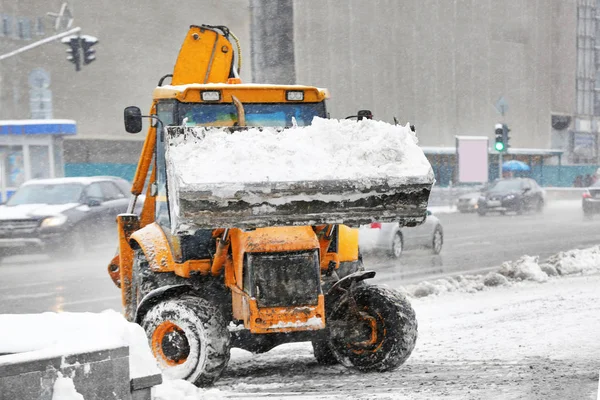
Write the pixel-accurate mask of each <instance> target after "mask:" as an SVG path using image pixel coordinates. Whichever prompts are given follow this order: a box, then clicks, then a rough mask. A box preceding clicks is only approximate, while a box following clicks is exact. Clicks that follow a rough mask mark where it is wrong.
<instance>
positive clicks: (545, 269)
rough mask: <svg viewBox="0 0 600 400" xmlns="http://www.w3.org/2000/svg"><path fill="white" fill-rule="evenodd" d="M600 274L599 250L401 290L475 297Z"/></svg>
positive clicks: (564, 254) (420, 294) (535, 259)
mask: <svg viewBox="0 0 600 400" xmlns="http://www.w3.org/2000/svg"><path fill="white" fill-rule="evenodd" d="M596 272H600V246H594V247H591V248H588V249H583V250H569V251H564V252H560V253H557V254H555V255H553V256H551V257H549V258H548V259H547V260H546V261H545V262H543V263H540V262H539V258H538V257H537V256H535V257H533V256H523V257H521V258H520V259H518V260H516V261H506V262H504V263H503V264H502V265H501V266H500V268H499V269H498V270H497V271H496V272H490V273H489V274H487V275H464V276H463V275H458V276H454V277H449V278H442V279H437V280H435V281H431V282H429V281H424V282H421V283H418V284H415V285H410V286H406V287H404V288H402V291H403V292H405V293H406V294H408V295H409V296H412V297H426V296H430V295H437V294H442V293H447V292H465V293H473V292H477V291H481V290H484V289H485V288H486V287H494V286H505V285H512V284H514V283H516V282H520V281H534V282H540V283H541V282H546V281H547V280H548V279H549V278H550V277H554V276H561V275H571V274H590V273H596Z"/></svg>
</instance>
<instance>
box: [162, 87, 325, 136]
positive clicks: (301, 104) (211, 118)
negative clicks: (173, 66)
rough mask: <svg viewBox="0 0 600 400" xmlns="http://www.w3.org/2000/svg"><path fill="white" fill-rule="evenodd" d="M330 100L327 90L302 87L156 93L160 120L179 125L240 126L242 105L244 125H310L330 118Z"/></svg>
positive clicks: (176, 89) (167, 89)
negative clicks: (317, 118)
mask: <svg viewBox="0 0 600 400" xmlns="http://www.w3.org/2000/svg"><path fill="white" fill-rule="evenodd" d="M328 97H329V94H328V92H327V90H326V89H318V88H315V87H310V86H300V85H293V86H291V85H257V84H212V85H200V84H189V85H180V86H159V87H157V88H156V89H155V91H154V99H155V102H156V105H157V108H156V109H157V114H158V117H159V119H160V120H161V121H163V123H164V124H165V125H178V126H211V127H234V126H239V125H240V121H239V118H240V109H239V105H240V104H241V111H242V113H243V114H244V117H245V118H244V121H242V122H243V123H242V125H244V126H249V127H292V126H307V125H310V124H311V123H312V120H313V118H315V117H320V118H327V108H326V103H325V100H326V99H327V98H328ZM234 100H237V101H239V104H238V107H236V104H235V101H234ZM167 121H168V122H167Z"/></svg>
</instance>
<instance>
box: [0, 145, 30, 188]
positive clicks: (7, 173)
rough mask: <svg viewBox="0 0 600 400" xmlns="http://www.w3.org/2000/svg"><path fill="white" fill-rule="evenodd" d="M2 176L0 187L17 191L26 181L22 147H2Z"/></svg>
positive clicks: (0, 150) (0, 157)
mask: <svg viewBox="0 0 600 400" xmlns="http://www.w3.org/2000/svg"><path fill="white" fill-rule="evenodd" d="M0 160H2V168H0V170H2V174H1V176H0V182H1V183H0V186H2V187H6V188H12V189H16V188H17V187H19V186H20V185H21V183H23V182H24V181H25V164H24V162H23V147H22V146H0Z"/></svg>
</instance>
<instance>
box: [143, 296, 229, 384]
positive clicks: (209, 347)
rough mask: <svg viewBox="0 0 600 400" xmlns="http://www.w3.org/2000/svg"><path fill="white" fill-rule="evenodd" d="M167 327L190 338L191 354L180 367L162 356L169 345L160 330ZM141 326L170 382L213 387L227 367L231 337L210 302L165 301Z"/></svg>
mask: <svg viewBox="0 0 600 400" xmlns="http://www.w3.org/2000/svg"><path fill="white" fill-rule="evenodd" d="M165 324H172V325H174V326H176V327H177V328H178V332H181V333H182V335H183V336H185V338H186V341H187V345H188V348H189V351H188V353H187V357H185V360H184V361H183V362H182V363H181V364H179V365H169V362H168V359H167V357H166V356H164V353H162V345H161V343H165V342H164V340H161V339H162V336H161V332H160V330H161V327H164V326H165ZM140 325H141V326H142V328H144V330H145V331H146V335H147V336H148V340H149V344H150V349H151V350H152V353H153V354H154V356H155V358H156V359H157V361H158V365H159V367H160V368H161V369H162V373H163V375H165V376H166V377H167V378H169V379H185V380H187V381H189V382H191V383H193V384H194V385H196V386H199V387H204V386H210V385H212V384H213V383H214V382H215V381H216V380H217V379H218V378H219V377H220V376H221V374H222V373H223V371H224V370H225V368H226V367H227V363H228V362H229V357H230V350H231V337H230V334H229V331H228V330H227V323H226V322H225V319H224V318H223V316H222V315H221V312H220V311H219V308H218V307H217V306H215V305H214V304H212V303H211V302H209V301H208V300H205V299H202V298H199V297H194V296H182V297H180V298H174V299H168V300H163V301H162V302H160V303H158V304H156V305H155V306H154V307H152V308H151V309H150V310H149V311H148V313H146V315H145V316H144V318H143V319H142V322H141V324H140ZM159 341H160V343H158V342H159ZM153 342H154V344H153Z"/></svg>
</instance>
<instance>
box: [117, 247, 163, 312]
mask: <svg viewBox="0 0 600 400" xmlns="http://www.w3.org/2000/svg"><path fill="white" fill-rule="evenodd" d="M152 278H153V272H152V271H150V267H149V265H148V260H147V259H146V256H145V255H144V252H143V251H142V250H141V249H137V250H135V251H134V253H133V265H132V267H131V291H130V293H129V294H128V296H127V298H128V299H129V301H128V303H127V304H125V317H126V318H127V319H128V320H129V321H132V322H133V321H135V316H136V312H137V307H138V305H139V304H140V302H141V301H142V299H143V298H144V296H145V295H147V294H148V293H150V292H151V291H152V290H154V289H156V288H158V284H157V283H156V282H155V280H154V279H152Z"/></svg>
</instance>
